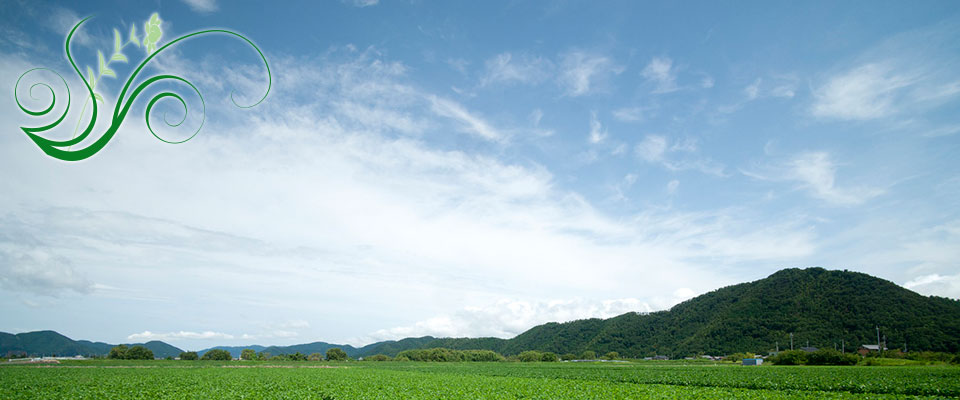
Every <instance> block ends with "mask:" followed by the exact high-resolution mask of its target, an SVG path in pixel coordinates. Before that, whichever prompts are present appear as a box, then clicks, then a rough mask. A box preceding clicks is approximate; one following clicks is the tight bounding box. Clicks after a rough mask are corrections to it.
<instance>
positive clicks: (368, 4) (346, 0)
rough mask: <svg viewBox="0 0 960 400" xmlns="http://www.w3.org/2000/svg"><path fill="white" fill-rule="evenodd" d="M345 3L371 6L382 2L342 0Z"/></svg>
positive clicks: (376, 0) (375, 0) (356, 5)
mask: <svg viewBox="0 0 960 400" xmlns="http://www.w3.org/2000/svg"><path fill="white" fill-rule="evenodd" d="M340 1H341V2H343V3H344V4H349V5H352V6H354V7H370V6H375V5H377V4H380V0H340Z"/></svg>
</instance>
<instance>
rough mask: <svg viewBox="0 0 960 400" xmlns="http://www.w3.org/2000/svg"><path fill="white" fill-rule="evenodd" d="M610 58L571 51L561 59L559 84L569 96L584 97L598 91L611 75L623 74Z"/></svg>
mask: <svg viewBox="0 0 960 400" xmlns="http://www.w3.org/2000/svg"><path fill="white" fill-rule="evenodd" d="M623 70H624V69H623V67H620V66H617V65H616V64H614V62H613V60H611V59H610V58H609V57H606V56H602V55H597V54H592V53H588V52H584V51H579V50H577V51H571V52H568V53H565V54H563V55H561V57H560V74H559V77H558V83H559V84H560V87H561V88H562V89H563V90H564V92H565V93H566V95H567V96H571V97H576V96H583V95H586V94H589V93H592V92H595V91H596V90H598V87H600V86H601V85H602V84H603V81H604V80H605V79H607V78H609V77H610V76H611V75H618V74H620V73H621V72H623Z"/></svg>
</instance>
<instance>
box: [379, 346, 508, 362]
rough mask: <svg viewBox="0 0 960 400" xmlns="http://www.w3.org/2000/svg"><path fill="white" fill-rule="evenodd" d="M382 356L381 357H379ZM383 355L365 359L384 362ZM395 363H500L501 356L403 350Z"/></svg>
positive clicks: (468, 351)
mask: <svg viewBox="0 0 960 400" xmlns="http://www.w3.org/2000/svg"><path fill="white" fill-rule="evenodd" d="M381 356H382V357H381ZM384 357H386V356H384V355H382V354H378V355H375V356H372V357H368V358H366V359H374V361H385V360H384ZM394 360H396V361H435V362H456V361H502V360H504V358H503V356H502V355H500V354H499V353H497V352H495V351H492V350H451V349H445V348H433V349H415V350H404V351H401V352H400V353H399V354H397V357H396V358H395V359H394Z"/></svg>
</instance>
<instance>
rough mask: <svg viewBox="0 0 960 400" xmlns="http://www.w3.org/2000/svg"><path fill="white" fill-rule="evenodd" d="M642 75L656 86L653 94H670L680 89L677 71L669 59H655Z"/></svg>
mask: <svg viewBox="0 0 960 400" xmlns="http://www.w3.org/2000/svg"><path fill="white" fill-rule="evenodd" d="M640 75H641V76H643V77H644V78H646V79H647V81H649V82H651V83H653V84H654V89H653V93H670V92H674V91H676V90H677V89H678V87H677V70H676V68H674V67H673V60H671V59H670V58H669V57H654V58H653V59H652V60H650V63H649V64H647V66H646V67H645V68H644V69H643V71H641V72H640Z"/></svg>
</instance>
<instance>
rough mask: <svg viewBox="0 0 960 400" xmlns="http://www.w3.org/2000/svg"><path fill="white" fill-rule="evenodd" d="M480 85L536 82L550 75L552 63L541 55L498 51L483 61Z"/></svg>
mask: <svg viewBox="0 0 960 400" xmlns="http://www.w3.org/2000/svg"><path fill="white" fill-rule="evenodd" d="M484 65H485V68H486V70H485V72H484V75H483V77H482V78H481V80H480V86H488V85H492V84H497V83H501V84H527V85H530V84H538V83H541V82H544V81H546V80H547V79H549V78H550V76H551V75H552V70H553V63H551V62H550V61H549V60H547V59H545V58H543V57H533V56H530V55H527V54H519V55H515V54H511V53H509V52H505V53H500V54H497V55H496V56H494V57H492V58H490V59H489V60H487V61H486V62H485V63H484Z"/></svg>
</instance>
